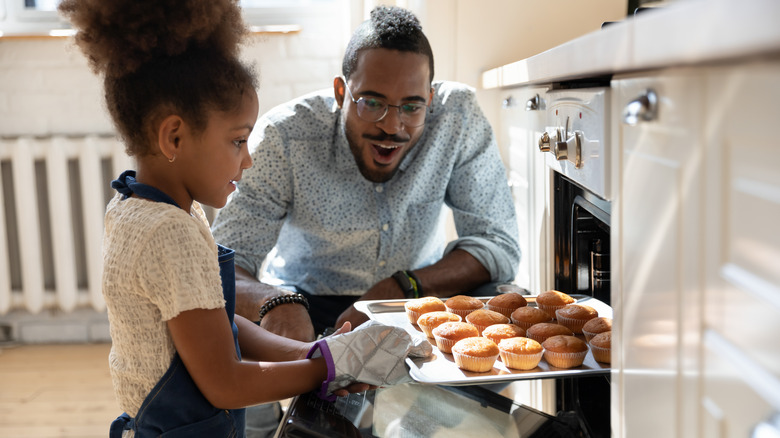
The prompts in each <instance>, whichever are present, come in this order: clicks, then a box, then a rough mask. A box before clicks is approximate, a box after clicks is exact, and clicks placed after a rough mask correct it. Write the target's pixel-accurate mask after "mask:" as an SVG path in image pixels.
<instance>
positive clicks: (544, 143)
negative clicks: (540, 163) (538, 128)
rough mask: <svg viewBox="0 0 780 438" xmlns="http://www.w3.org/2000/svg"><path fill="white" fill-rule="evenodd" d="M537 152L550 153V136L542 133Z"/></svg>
mask: <svg viewBox="0 0 780 438" xmlns="http://www.w3.org/2000/svg"><path fill="white" fill-rule="evenodd" d="M539 150H540V151H542V152H550V134H548V133H546V132H545V133H543V134H542V137H541V138H540V139H539Z"/></svg>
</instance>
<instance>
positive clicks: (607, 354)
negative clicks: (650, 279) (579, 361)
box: [589, 331, 612, 363]
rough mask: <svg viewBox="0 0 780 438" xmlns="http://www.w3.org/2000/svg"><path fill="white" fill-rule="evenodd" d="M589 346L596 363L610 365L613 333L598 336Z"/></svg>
mask: <svg viewBox="0 0 780 438" xmlns="http://www.w3.org/2000/svg"><path fill="white" fill-rule="evenodd" d="M589 344H590V351H592V352H593V358H594V359H596V362H603V363H610V362H611V361H612V331H608V332H601V333H599V334H597V335H596V336H594V337H593V339H591V340H590V342H589Z"/></svg>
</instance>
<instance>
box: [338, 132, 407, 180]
mask: <svg viewBox="0 0 780 438" xmlns="http://www.w3.org/2000/svg"><path fill="white" fill-rule="evenodd" d="M344 132H345V134H346V136H347V143H349V149H350V151H352V156H353V157H354V158H355V164H357V166H358V170H359V171H360V174H361V175H363V178H365V179H367V180H369V181H371V182H374V183H385V182H387V181H390V180H391V179H393V177H394V176H395V174H396V172H398V168H399V167H401V161H403V159H404V157H405V156H406V154H407V153H408V152H409V150H408V149H407V150H406V151H404V152H403V155H401V157H400V158H399V160H398V162H397V163H396V165H395V167H393V168H392V169H391V168H389V167H387V168H380V169H374V168H370V167H369V165H368V163H366V160H365V159H364V158H363V150H362V149H361V148H360V146H358V141H357V140H358V139H355V136H356V135H355V133H354V132H352V130H351V129H350V128H349V126H345V127H344ZM362 138H363V139H365V140H370V141H375V142H380V141H387V140H389V141H392V142H394V143H408V142H409V141H410V139H409V138H403V137H399V136H397V135H388V134H382V135H376V136H375V135H368V134H363V136H362ZM369 147H370V146H369ZM385 169H386V170H385Z"/></svg>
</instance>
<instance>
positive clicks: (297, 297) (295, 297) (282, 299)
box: [255, 294, 309, 325]
mask: <svg viewBox="0 0 780 438" xmlns="http://www.w3.org/2000/svg"><path fill="white" fill-rule="evenodd" d="M280 304H302V305H303V307H305V308H306V310H309V301H308V300H307V299H306V297H304V296H303V295H301V294H290V295H279V296H278V297H273V298H271V299H270V300H268V301H266V302H265V303H264V304H263V305H262V306H261V307H260V311H259V312H258V317H259V318H258V319H257V322H256V323H255V324H257V325H260V322H261V321H262V320H263V317H264V316H265V314H266V313H268V312H270V311H271V309H273V308H274V307H276V306H278V305H280Z"/></svg>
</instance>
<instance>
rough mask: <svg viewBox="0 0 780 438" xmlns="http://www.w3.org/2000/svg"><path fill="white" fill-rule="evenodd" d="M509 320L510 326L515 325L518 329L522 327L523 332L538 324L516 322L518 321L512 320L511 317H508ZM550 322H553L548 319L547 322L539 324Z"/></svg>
mask: <svg viewBox="0 0 780 438" xmlns="http://www.w3.org/2000/svg"><path fill="white" fill-rule="evenodd" d="M510 319H511V320H512V324H514V325H516V326H518V327H522V328H523V330H525V331H528V329H529V328H531V326H532V325H534V324H539V323H538V322H525V321H518V320H516V319H514V318H512V317H510ZM552 321H553V319H552V318H550V319H548V320H547V321H541V322H552Z"/></svg>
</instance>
